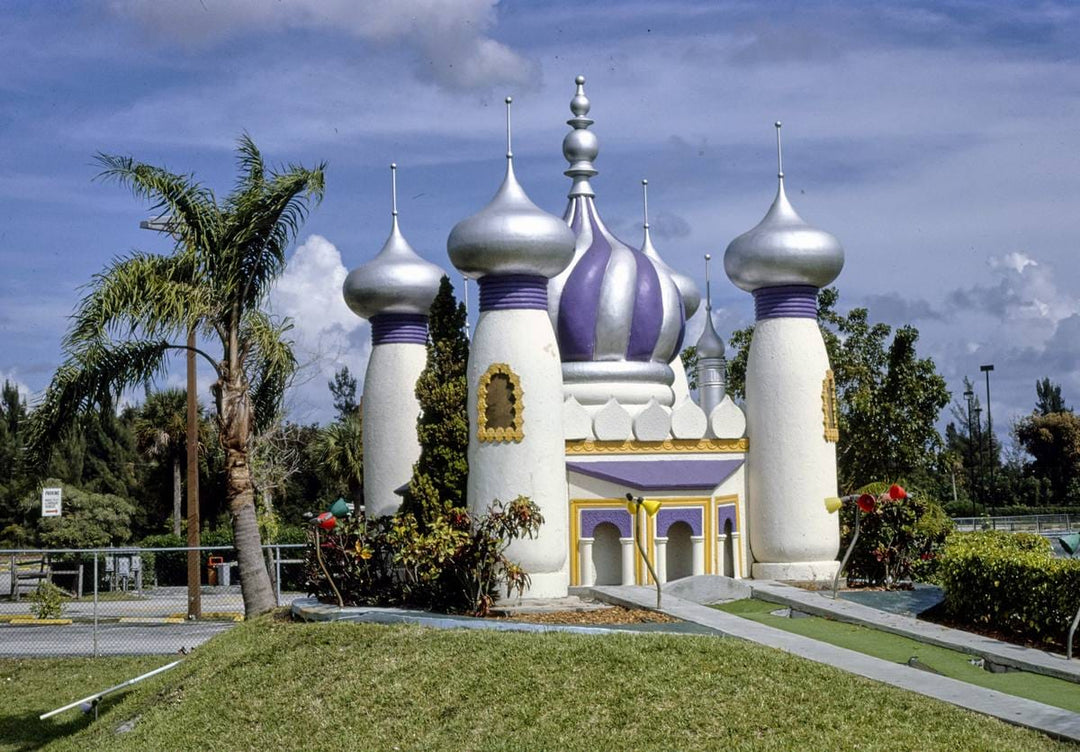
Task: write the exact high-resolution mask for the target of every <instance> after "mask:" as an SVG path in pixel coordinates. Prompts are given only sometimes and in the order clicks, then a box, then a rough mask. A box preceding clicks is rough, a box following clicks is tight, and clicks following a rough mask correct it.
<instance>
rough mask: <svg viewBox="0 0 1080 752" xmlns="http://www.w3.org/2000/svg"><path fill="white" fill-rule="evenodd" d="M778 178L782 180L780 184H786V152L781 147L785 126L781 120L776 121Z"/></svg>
mask: <svg viewBox="0 0 1080 752" xmlns="http://www.w3.org/2000/svg"><path fill="white" fill-rule="evenodd" d="M775 125H776V177H777V178H779V179H780V183H781V184H783V182H784V152H783V149H782V148H781V146H780V129H781V128H783V127H784V124H783V123H781V122H780V121H779V120H777V121H776V123H775Z"/></svg>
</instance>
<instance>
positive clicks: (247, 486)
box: [28, 135, 324, 616]
mask: <svg viewBox="0 0 1080 752" xmlns="http://www.w3.org/2000/svg"><path fill="white" fill-rule="evenodd" d="M98 162H99V163H100V164H101V165H102V167H103V168H104V170H103V172H102V173H101V174H100V176H99V177H100V178H102V179H104V180H110V181H115V182H117V183H119V184H120V185H122V186H124V187H126V188H128V189H130V190H131V192H132V193H133V194H134V195H135V196H136V197H137V198H140V199H144V200H146V201H147V202H148V203H149V204H150V205H151V209H152V210H153V211H155V212H157V213H158V214H160V215H163V216H165V217H167V219H166V220H165V221H166V226H167V228H168V232H169V233H170V235H171V236H172V237H173V238H175V240H176V245H175V248H174V251H173V253H171V254H167V255H157V254H149V253H140V252H136V253H132V254H130V255H128V256H125V257H121V258H118V259H116V260H114V261H113V262H112V263H111V264H110V265H109V266H108V267H107V268H106V269H105V270H104V271H103V272H101V273H99V274H97V275H95V276H94V278H93V280H92V281H91V283H90V285H89V286H88V290H87V293H86V295H85V297H84V298H83V300H82V302H81V303H80V305H79V308H78V310H77V311H76V313H75V315H74V317H73V319H72V323H71V326H70V328H69V330H68V333H67V336H66V338H65V340H64V349H65V355H66V359H65V361H64V362H63V364H62V365H61V366H60V368H59V369H58V370H57V372H56V375H55V376H54V377H53V380H52V383H51V384H50V385H49V388H48V389H47V391H46V393H45V396H44V398H43V399H42V401H41V403H40V404H39V405H38V406H37V408H36V409H35V410H34V413H33V418H32V421H31V424H32V425H31V431H30V435H29V442H28V449H29V452H28V454H29V456H30V457H31V458H34V459H35V460H36V461H37V462H38V463H41V462H42V461H43V459H44V458H45V457H47V455H48V452H49V450H50V449H51V448H52V447H53V446H54V445H55V444H56V442H57V441H58V440H60V439H62V437H63V435H64V434H65V433H66V432H67V431H68V429H70V427H71V424H72V420H73V418H74V417H75V416H78V415H80V414H85V413H88V412H90V410H91V408H92V407H94V406H95V405H101V404H104V403H105V402H106V401H108V400H109V399H110V398H113V397H115V396H116V395H118V394H120V393H121V392H122V391H123V390H124V389H127V388H131V387H133V386H136V385H139V384H143V383H146V382H147V381H150V380H153V379H154V378H155V377H157V376H159V375H161V374H162V373H163V371H164V370H165V369H166V367H167V365H168V355H169V354H170V353H171V352H173V351H175V350H186V349H188V348H187V346H186V345H185V344H183V343H184V342H185V340H186V339H187V336H188V334H189V332H192V331H195V332H198V333H199V334H200V335H201V336H202V338H203V339H205V340H209V341H210V342H212V343H213V344H214V345H215V346H216V351H217V356H216V357H215V356H212V355H211V354H210V353H209V352H207V351H206V350H205V349H203V348H202V347H199V346H198V345H197V346H196V347H195V348H194V350H195V352H196V353H197V354H198V355H199V356H200V357H202V358H204V359H205V360H206V361H207V362H208V363H210V365H211V367H212V368H213V370H214V373H215V375H216V377H217V380H216V381H215V382H214V384H213V386H212V387H211V391H212V393H213V394H214V398H215V407H216V413H217V424H218V439H219V441H220V444H221V447H222V449H223V450H224V452H225V467H226V476H225V496H226V499H227V501H228V506H229V513H230V516H231V520H232V524H233V529H234V534H235V539H236V546H237V551H238V558H239V564H240V577H241V583H242V591H243V596H244V605H245V610H246V612H247V614H248V615H249V616H250V615H255V614H258V613H262V612H264V611H267V610H269V609H270V608H272V607H273V605H274V597H273V592H272V590H271V587H270V579H269V576H268V575H267V572H266V567H265V564H264V562H263V558H262V555H261V549H260V539H259V531H258V525H257V520H256V514H255V505H254V491H253V487H252V480H251V472H250V464H249V450H250V444H251V439H252V436H253V434H254V433H256V432H258V431H260V430H262V429H263V428H265V427H266V426H268V425H269V424H270V423H271V422H272V421H273V420H274V418H275V416H276V415H277V412H278V409H279V407H280V403H281V398H282V394H283V392H284V390H285V387H286V385H287V384H288V382H289V380H290V378H291V377H292V374H293V372H294V370H295V367H296V361H295V359H294V357H293V354H292V350H291V348H290V346H289V343H288V341H287V340H286V333H287V331H288V329H289V326H290V325H289V324H288V322H279V321H275V320H273V319H271V317H270V316H269V315H267V314H266V313H265V312H264V311H263V310H262V307H263V305H264V303H265V301H266V297H267V295H268V294H269V292H270V288H271V285H272V284H273V282H274V280H275V279H276V278H277V277H278V276H279V275H280V274H281V272H282V271H283V270H284V267H285V251H286V249H287V248H288V246H289V245H290V244H291V243H292V241H293V239H294V238H295V236H296V233H297V231H298V230H299V228H300V225H301V224H302V222H303V220H304V218H305V217H306V215H307V210H308V206H309V204H310V203H311V202H313V201H318V200H320V199H321V197H322V194H323V187H324V176H323V169H324V166H323V165H319V166H317V167H316V168H314V169H307V168H304V167H300V166H297V165H286V166H285V167H283V168H281V169H280V170H272V169H268V168H267V167H266V166H265V164H264V162H263V158H262V155H261V153H260V152H259V150H258V148H257V147H256V146H255V143H254V142H253V141H252V140H251V139H250V138H249V137H248V136H247V135H244V136H243V137H241V139H240V140H239V143H238V147H237V164H238V171H239V178H238V181H237V185H236V187H235V188H234V190H233V191H232V193H230V194H229V195H228V196H226V197H225V198H224V199H221V200H218V198H217V197H216V196H215V194H214V193H213V191H211V190H210V189H209V188H206V187H205V186H203V185H202V184H200V183H199V182H197V181H196V180H195V179H194V178H193V177H192V176H191V175H179V174H175V173H172V172H169V171H168V170H165V169H164V168H161V167H156V166H153V165H149V164H143V163H139V162H136V161H135V160H133V159H132V158H131V157H125V156H110V155H105V154H101V155H98ZM39 469H40V467H39Z"/></svg>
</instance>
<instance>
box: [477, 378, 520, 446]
mask: <svg viewBox="0 0 1080 752" xmlns="http://www.w3.org/2000/svg"><path fill="white" fill-rule="evenodd" d="M495 376H505V377H506V378H507V379H508V380H509V381H510V392H511V394H512V396H513V404H512V405H511V406H510V413H511V415H512V416H513V417H512V418H511V420H510V427H509V428H488V427H487V409H486V408H487V392H488V385H489V384H491V379H492V378H493V377H495ZM524 412H525V405H524V404H523V403H522V401H521V380H520V379H518V376H517V374H516V373H514V372H513V371H511V370H510V366H508V365H506V363H492V364H491V366H489V367H488V369H487V371H485V372H484V375H483V376H481V377H480V384H479V385H478V386H477V388H476V438H477V439H479V440H480V441H514V442H518V441H521V440H522V439H524V438H525V429H524V425H525V420H524V417H523V413H524Z"/></svg>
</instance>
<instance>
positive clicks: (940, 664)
mask: <svg viewBox="0 0 1080 752" xmlns="http://www.w3.org/2000/svg"><path fill="white" fill-rule="evenodd" d="M715 608H717V609H719V610H721V611H726V612H727V613H729V614H736V615H738V616H742V617H745V618H747V619H752V620H754V621H757V622H761V623H762V624H768V625H769V626H770V627H776V628H777V629H783V630H786V631H788V632H794V633H795V634H800V635H804V636H806V637H812V638H813V639H815V640H820V641H821V642H827V643H829V644H830V645H836V646H838V647H842V648H848V649H849V650H855V651H858V652H860V653H865V654H866V655H872V656H874V657H876V658H882V659H884V660H886V661H892V662H893V663H907V662H908V659H910V658H911V657H912V656H916V657H918V659H919V662H920V663H922V664H923V665H925V666H930V667H931V668H933V669H934V670H935V671H937V672H938V673H941V674H944V675H945V676H949V677H952V678H953V679H960V680H961V681H965V682H968V683H969V684H975V685H977V686H980V687H986V688H988V689H996V690H997V691H999V692H1005V693H1007V694H1010V695H1016V696H1017V697H1025V698H1027V699H1029V700H1035V701H1036V702H1042V703H1046V704H1047V705H1054V706H1056V707H1059V708H1065V709H1066V710H1071V711H1072V712H1074V713H1080V685H1077V684H1073V683H1072V682H1067V681H1063V680H1061V679H1054V678H1053V677H1049V676H1042V675H1040V674H1031V673H1027V672H1025V671H1013V672H1009V673H1004V674H994V673H991V672H989V671H987V670H985V669H983V668H980V667H978V666H973V665H972V664H971V660H972V656H970V655H968V654H966V653H961V652H958V651H955V650H948V649H946V648H939V647H935V646H934V645H927V644H926V643H923V642H918V641H917V640H912V639H909V638H907V637H901V636H899V635H894V634H889V633H888V632H881V631H879V630H876V629H871V628H870V627H864V626H860V625H858V624H845V623H844V622H839V621H833V620H832V619H824V618H821V617H817V616H807V617H800V618H795V619H790V618H788V617H786V616H773V615H772V613H771V612H773V611H777V610H779V609H782V608H783V606H779V605H777V604H775V603H767V602H765V601H759V600H754V599H752V598H748V599H746V600H741V601H734V602H732V603H726V604H723V605H720V606H715Z"/></svg>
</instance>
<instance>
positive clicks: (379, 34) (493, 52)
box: [111, 0, 538, 89]
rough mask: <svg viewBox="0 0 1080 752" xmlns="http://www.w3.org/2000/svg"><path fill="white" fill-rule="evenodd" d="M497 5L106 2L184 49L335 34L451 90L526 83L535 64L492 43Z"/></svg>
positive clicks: (458, 1)
mask: <svg viewBox="0 0 1080 752" xmlns="http://www.w3.org/2000/svg"><path fill="white" fill-rule="evenodd" d="M496 5H498V0H394V2H384V1H383V0H290V1H289V2H267V1H266V0H216V1H215V2H213V3H197V2H159V1H157V0H112V2H111V7H112V9H113V11H114V12H115V13H117V14H119V15H122V16H127V17H132V18H135V19H136V20H138V21H139V22H141V23H142V24H143V25H144V26H145V27H147V28H148V29H149V30H151V31H152V32H155V33H157V34H159V35H161V36H163V37H170V38H172V39H175V40H178V41H180V42H183V43H186V44H211V43H214V42H220V41H222V40H224V39H227V38H229V37H237V36H241V35H244V34H255V33H261V32H266V31H270V32H275V31H288V30H291V29H298V30H313V31H318V32H328V31H329V32H338V33H344V34H348V35H349V36H352V37H354V38H356V39H360V40H363V41H365V42H370V43H372V44H374V45H378V46H381V47H384V48H386V49H388V50H389V49H392V46H405V47H407V48H410V49H411V50H412V51H413V53H414V55H415V61H414V62H415V69H416V73H417V75H418V76H419V77H421V78H424V79H427V80H431V81H435V82H436V83H439V84H441V85H444V86H447V87H448V88H452V89H473V88H486V87H489V86H491V85H493V84H500V83H502V84H507V83H511V84H527V83H529V82H531V81H533V80H535V78H536V75H537V71H538V68H537V66H536V65H535V64H534V63H532V62H530V61H529V60H527V59H526V58H524V57H522V56H521V55H519V54H518V53H517V52H515V51H513V50H512V49H510V48H509V47H508V46H507V45H505V44H503V43H501V42H498V41H496V40H495V39H492V38H491V37H490V36H489V35H488V32H489V31H490V30H491V29H492V28H493V27H494V26H495V22H496V17H495V15H496V14H495V6H496Z"/></svg>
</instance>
